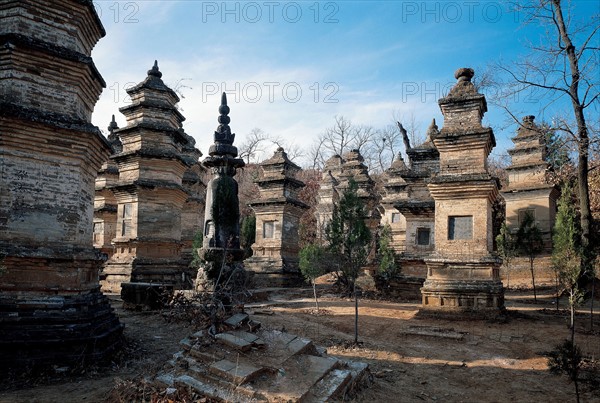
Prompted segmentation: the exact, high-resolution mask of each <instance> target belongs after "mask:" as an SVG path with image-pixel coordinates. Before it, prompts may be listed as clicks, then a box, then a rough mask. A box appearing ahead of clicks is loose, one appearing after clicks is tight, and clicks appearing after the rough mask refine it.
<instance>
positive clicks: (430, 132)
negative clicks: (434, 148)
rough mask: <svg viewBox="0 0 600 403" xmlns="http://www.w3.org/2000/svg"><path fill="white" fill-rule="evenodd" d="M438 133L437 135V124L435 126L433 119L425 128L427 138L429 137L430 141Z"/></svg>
mask: <svg viewBox="0 0 600 403" xmlns="http://www.w3.org/2000/svg"><path fill="white" fill-rule="evenodd" d="M438 133H439V130H438V127H437V124H435V118H433V119H432V120H431V124H430V125H429V127H428V128H427V137H429V138H430V139H432V138H433V137H435V135H436V134H438Z"/></svg>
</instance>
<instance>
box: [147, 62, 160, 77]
mask: <svg viewBox="0 0 600 403" xmlns="http://www.w3.org/2000/svg"><path fill="white" fill-rule="evenodd" d="M148 75H149V76H153V77H157V78H162V73H161V72H160V71H159V70H158V60H155V61H154V66H152V68H151V69H150V70H148Z"/></svg>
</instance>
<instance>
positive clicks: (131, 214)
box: [102, 62, 201, 292]
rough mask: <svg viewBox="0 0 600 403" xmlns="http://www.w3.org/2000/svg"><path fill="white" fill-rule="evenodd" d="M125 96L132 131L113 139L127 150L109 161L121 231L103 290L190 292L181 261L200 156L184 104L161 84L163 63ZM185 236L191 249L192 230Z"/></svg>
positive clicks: (189, 275)
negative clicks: (191, 175)
mask: <svg viewBox="0 0 600 403" xmlns="http://www.w3.org/2000/svg"><path fill="white" fill-rule="evenodd" d="M127 93H128V94H129V96H130V97H131V104H130V105H127V106H124V107H122V108H120V109H119V110H120V111H121V112H122V113H123V114H124V115H125V117H126V119H127V126H125V127H123V128H120V129H118V128H117V129H114V130H113V131H112V133H111V134H112V135H117V136H118V137H119V139H120V142H121V144H122V148H121V149H120V150H119V152H117V153H116V154H113V155H112V156H111V157H110V158H111V160H112V161H114V163H115V164H116V165H117V167H118V171H119V180H118V182H117V183H116V184H114V185H113V186H111V187H110V189H111V190H112V191H113V193H114V195H115V199H116V202H117V222H116V228H117V231H116V236H115V238H114V239H112V242H111V243H112V245H113V246H114V253H113V255H112V256H111V258H110V260H109V261H108V262H106V265H105V266H104V270H103V273H102V276H103V281H102V286H103V289H105V290H107V291H112V292H120V291H121V285H122V284H123V283H127V284H128V287H129V286H130V285H131V284H130V283H132V284H147V283H153V284H164V285H169V286H173V287H176V288H186V287H191V286H192V283H193V277H194V276H195V273H192V270H191V269H190V268H189V267H188V264H189V261H187V262H186V261H184V260H183V259H182V248H183V246H184V242H183V241H182V214H183V210H184V206H185V204H186V202H187V201H188V199H189V194H188V192H187V191H186V188H185V187H184V182H183V180H184V175H185V173H186V171H187V170H189V168H190V167H191V166H193V165H194V164H195V163H197V158H198V157H199V156H200V155H201V154H200V153H199V151H197V150H194V147H193V146H194V143H193V139H192V138H191V137H190V136H188V135H187V134H186V133H185V132H184V131H183V129H182V122H183V121H184V120H185V118H184V117H183V116H182V115H181V113H180V112H179V111H178V110H177V107H176V104H177V102H179V97H178V96H177V94H176V93H175V92H174V91H173V90H172V89H170V88H169V87H167V86H166V85H165V83H164V82H163V81H162V73H161V72H160V71H159V68H158V63H156V62H155V63H154V66H153V67H152V68H151V69H150V70H149V71H148V76H147V77H146V79H145V80H144V81H142V82H141V83H139V84H138V85H136V86H134V87H132V88H129V89H127ZM194 158H196V160H195V161H194ZM194 206H198V203H193V204H192V207H194ZM195 224H196V225H197V226H199V222H198V219H197V220H196V223H195ZM192 225H193V223H192ZM186 230H187V234H186V236H187V238H188V239H187V243H188V248H189V244H190V243H191V238H193V228H192V229H189V228H187V227H186ZM188 253H189V254H191V252H188ZM124 288H125V287H124ZM124 292H125V291H124Z"/></svg>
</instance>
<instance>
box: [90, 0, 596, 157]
mask: <svg viewBox="0 0 600 403" xmlns="http://www.w3.org/2000/svg"><path fill="white" fill-rule="evenodd" d="M598 4H599V3H598V2H596V1H591V0H590V1H587V0H580V1H575V2H573V4H572V6H573V7H574V11H575V14H574V15H576V16H577V17H583V18H586V17H587V16H589V15H591V14H592V13H596V14H597V13H598V11H599V10H598V9H599V8H600V6H599V5H598ZM95 5H96V9H97V11H98V13H99V15H100V17H101V20H102V22H103V24H104V27H105V29H106V31H107V35H106V37H105V38H103V39H101V40H100V42H99V43H98V45H96V48H95V49H94V51H93V54H92V56H93V58H94V61H95V63H96V65H97V67H98V69H99V70H100V72H101V74H102V75H103V77H104V79H105V80H106V82H107V88H106V89H105V90H104V92H103V94H102V96H101V99H100V101H99V102H98V104H97V106H96V109H95V112H94V116H93V123H94V124H96V125H98V126H99V127H100V128H101V129H103V130H105V128H106V126H107V125H108V122H109V121H110V117H111V114H113V113H114V114H115V115H116V118H117V122H118V123H119V125H120V126H121V127H122V126H124V125H125V119H124V117H123V116H122V115H121V114H120V113H119V112H118V108H119V107H121V106H123V105H125V103H126V101H127V97H126V93H125V90H124V88H127V87H129V86H131V85H133V84H136V83H138V82H140V81H142V80H143V79H144V78H145V77H146V71H147V70H148V69H149V68H150V67H151V66H152V63H153V62H154V60H155V59H158V62H159V67H160V70H161V71H162V72H163V80H164V81H165V82H166V83H167V85H169V86H171V87H172V88H174V87H179V88H178V89H179V91H180V92H181V93H182V94H183V98H182V100H181V102H180V104H179V106H180V108H181V110H182V113H183V115H184V116H185V117H186V121H185V122H184V128H185V130H186V132H187V133H188V134H190V135H192V136H193V137H194V138H195V139H196V141H197V146H198V148H200V150H201V151H202V152H203V153H205V154H206V151H207V150H208V147H209V145H210V144H211V143H212V134H213V131H214V130H215V128H216V126H217V121H216V119H217V116H218V112H217V109H218V105H219V100H220V95H219V94H220V92H221V91H226V92H227V93H228V99H229V104H230V106H231V113H230V116H231V120H232V121H231V127H232V129H233V131H234V132H235V133H236V134H237V137H236V143H237V144H239V143H241V141H243V138H244V137H245V136H246V134H248V133H249V132H250V131H251V130H252V129H253V128H255V127H258V128H261V129H262V130H263V131H265V132H266V133H269V134H271V135H273V136H279V137H281V138H284V139H285V141H286V142H288V143H290V144H292V143H293V144H297V145H301V146H308V145H309V144H310V143H311V142H312V141H313V140H314V139H315V138H316V137H317V136H318V135H319V134H320V133H322V132H323V131H324V129H325V128H327V127H329V126H331V125H332V124H333V121H334V116H336V115H343V116H345V117H347V118H348V119H350V120H351V121H352V122H353V123H357V124H367V125H372V126H374V127H383V126H386V125H388V124H390V123H392V122H393V117H394V116H396V117H399V118H401V119H403V120H407V119H409V118H410V116H411V115H414V116H415V118H416V121H417V123H418V124H419V126H420V129H421V131H425V130H426V128H427V126H428V125H429V122H430V121H431V119H432V118H436V121H437V122H438V125H439V126H440V127H441V124H442V122H443V118H442V115H441V112H440V110H439V107H438V105H437V100H438V98H440V97H442V96H443V95H444V94H445V92H446V91H447V90H448V89H449V87H450V86H451V85H452V84H453V83H454V82H455V80H454V77H453V74H454V71H455V70H456V69H457V68H459V67H473V68H474V69H475V70H476V72H475V73H476V75H477V72H478V71H481V70H482V69H484V68H485V66H486V65H488V64H490V63H493V62H495V61H499V60H503V61H505V62H510V61H511V60H514V59H515V58H518V57H519V56H521V55H524V54H525V53H526V48H525V44H526V43H527V41H532V42H537V41H539V39H540V38H541V37H542V35H543V30H542V29H539V28H537V27H533V26H523V24H522V23H523V21H522V20H523V16H522V15H519V14H515V13H511V12H509V11H508V9H507V6H506V5H505V4H504V3H503V2H497V1H476V0H473V1H371V2H363V1H335V2H327V1H323V2H315V1H306V2H305V1H298V2H287V1H264V2H263V1H257V2H221V1H217V2H212V1H196V0H187V1H157V0H156V1H139V0H138V1H114V0H106V1H103V0H96V1H95ZM519 108H520V109H519V111H520V113H528V114H534V115H538V119H541V118H542V117H539V115H540V104H539V103H538V102H535V100H533V101H532V100H528V102H525V103H523V102H522V103H521V105H520V106H519ZM489 110H490V111H489V112H488V113H487V114H486V117H485V122H486V124H487V125H489V126H491V127H492V128H494V131H495V134H496V139H497V143H498V146H497V148H496V149H495V150H494V151H493V154H494V155H497V156H500V155H504V154H505V150H506V149H507V148H509V147H510V146H511V144H512V143H511V142H510V140H509V139H510V137H512V136H513V135H514V130H515V126H514V125H513V126H507V125H506V123H507V119H506V117H505V116H504V114H503V113H502V111H501V110H500V109H499V108H495V107H494V106H493V105H489ZM545 113H546V116H543V117H545V118H547V119H550V118H551V116H548V114H549V113H551V112H545ZM553 113H554V112H553ZM268 154H270V152H269V153H268Z"/></svg>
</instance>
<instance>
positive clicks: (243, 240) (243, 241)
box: [240, 215, 256, 259]
mask: <svg viewBox="0 0 600 403" xmlns="http://www.w3.org/2000/svg"><path fill="white" fill-rule="evenodd" d="M255 240H256V216H253V215H250V216H246V217H244V219H243V220H242V225H241V228H240V246H241V247H242V249H244V259H247V258H249V257H250V256H252V248H251V246H252V244H253V243H254V242H255Z"/></svg>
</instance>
